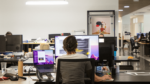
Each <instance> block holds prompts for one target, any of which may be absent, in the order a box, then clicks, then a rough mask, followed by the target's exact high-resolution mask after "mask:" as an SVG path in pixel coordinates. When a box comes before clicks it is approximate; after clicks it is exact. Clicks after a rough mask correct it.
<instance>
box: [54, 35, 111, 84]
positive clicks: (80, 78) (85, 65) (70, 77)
mask: <svg viewBox="0 0 150 84" xmlns="http://www.w3.org/2000/svg"><path fill="white" fill-rule="evenodd" d="M63 49H64V50H65V51H66V52H67V54H66V55H64V56H60V57H58V58H57V59H56V66H57V64H58V59H86V58H88V57H87V56H86V55H83V54H76V49H77V40H76V38H75V37H74V36H68V37H67V38H65V40H64V41H63ZM56 68H57V67H56ZM90 70H92V65H91V63H90V62H75V63H65V62H64V63H60V73H61V76H62V83H63V84H84V75H85V72H86V71H88V72H89V71H90ZM88 75H89V74H88ZM94 75H95V76H94V81H95V82H99V81H103V80H106V79H111V77H110V76H109V75H104V76H103V77H98V76H96V74H94Z"/></svg>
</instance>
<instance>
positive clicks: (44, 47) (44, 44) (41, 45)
mask: <svg viewBox="0 0 150 84" xmlns="http://www.w3.org/2000/svg"><path fill="white" fill-rule="evenodd" d="M49 49H50V45H49V44H48V43H41V44H40V50H49Z"/></svg>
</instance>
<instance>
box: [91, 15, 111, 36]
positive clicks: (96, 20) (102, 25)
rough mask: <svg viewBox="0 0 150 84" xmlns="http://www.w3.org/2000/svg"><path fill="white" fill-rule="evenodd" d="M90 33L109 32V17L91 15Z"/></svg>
mask: <svg viewBox="0 0 150 84" xmlns="http://www.w3.org/2000/svg"><path fill="white" fill-rule="evenodd" d="M91 22H92V34H93V35H95V34H110V33H111V17H92V19H91Z"/></svg>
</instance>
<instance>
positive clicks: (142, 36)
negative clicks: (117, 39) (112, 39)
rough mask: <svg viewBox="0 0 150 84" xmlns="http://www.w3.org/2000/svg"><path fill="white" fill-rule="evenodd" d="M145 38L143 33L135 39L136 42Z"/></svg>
mask: <svg viewBox="0 0 150 84" xmlns="http://www.w3.org/2000/svg"><path fill="white" fill-rule="evenodd" d="M143 38H144V34H143V33H142V34H141V36H140V38H139V39H138V40H135V42H140V41H141V39H143Z"/></svg>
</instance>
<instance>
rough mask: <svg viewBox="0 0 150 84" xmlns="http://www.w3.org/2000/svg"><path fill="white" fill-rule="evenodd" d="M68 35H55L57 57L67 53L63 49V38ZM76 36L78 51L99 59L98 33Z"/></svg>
mask: <svg viewBox="0 0 150 84" xmlns="http://www.w3.org/2000/svg"><path fill="white" fill-rule="evenodd" d="M66 37H67V36H55V58H57V57H58V56H62V55H66V52H65V50H64V49H63V40H64V39H65V38H66ZM75 37H76V39H77V43H78V45H77V49H76V53H78V54H84V55H86V56H87V57H88V58H94V59H95V60H99V43H98V35H76V36H75Z"/></svg>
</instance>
